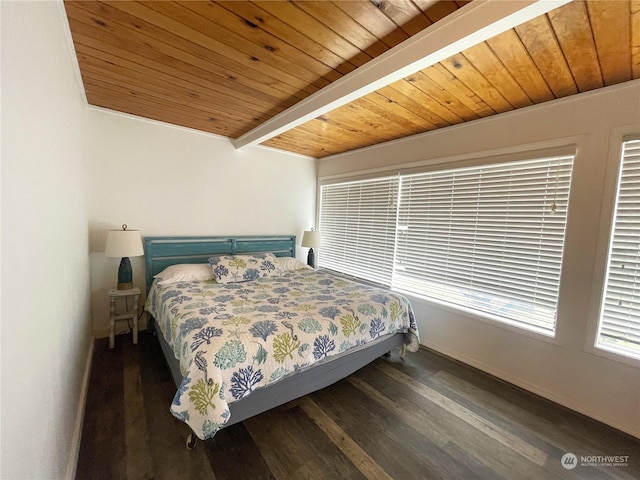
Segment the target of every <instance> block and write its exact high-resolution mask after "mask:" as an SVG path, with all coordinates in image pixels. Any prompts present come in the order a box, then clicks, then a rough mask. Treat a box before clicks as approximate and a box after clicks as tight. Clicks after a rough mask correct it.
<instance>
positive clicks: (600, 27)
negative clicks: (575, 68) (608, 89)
mask: <svg viewBox="0 0 640 480" xmlns="http://www.w3.org/2000/svg"><path fill="white" fill-rule="evenodd" d="M586 5H587V10H588V12H589V20H590V22H591V29H592V30H593V37H594V40H595V44H596V48H597V52H598V60H599V62H600V68H601V70H602V77H603V79H604V84H605V85H614V84H616V83H620V82H625V81H627V80H629V79H631V78H632V73H631V22H630V21H629V19H630V18H631V16H630V14H631V10H630V8H631V4H630V3H628V2H587V4H586Z"/></svg>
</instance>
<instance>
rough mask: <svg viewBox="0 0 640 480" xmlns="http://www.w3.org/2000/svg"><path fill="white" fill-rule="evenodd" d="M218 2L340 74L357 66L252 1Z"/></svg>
mask: <svg viewBox="0 0 640 480" xmlns="http://www.w3.org/2000/svg"><path fill="white" fill-rule="evenodd" d="M349 3H351V2H349ZM218 4H219V5H221V6H223V7H224V8H226V9H227V10H229V11H230V12H233V13H235V14H236V15H238V16H239V17H241V18H242V19H243V20H244V21H246V22H249V23H251V24H253V25H256V26H257V27H258V28H260V29H262V30H264V31H265V32H268V33H269V34H271V35H273V36H274V37H275V38H279V39H281V40H282V41H283V42H287V43H289V44H290V45H293V46H295V48H298V49H299V50H301V51H302V52H304V53H306V54H307V55H309V56H311V57H312V58H315V59H316V60H317V61H319V62H321V63H323V64H325V65H327V66H328V67H329V68H331V69H334V70H336V71H337V72H339V73H340V74H342V75H344V74H346V73H349V72H351V71H353V70H355V69H356V68H357V67H356V65H354V64H352V63H351V62H348V61H345V60H344V59H343V58H341V57H340V56H338V55H336V54H335V53H333V52H332V51H330V50H329V49H327V48H326V47H325V46H324V45H322V44H320V43H318V42H315V41H314V40H312V39H311V38H309V37H307V36H306V35H304V34H303V33H301V32H299V31H298V30H296V29H295V28H293V27H292V26H290V25H288V24H286V23H285V22H283V21H281V20H280V19H279V18H277V17H275V16H273V15H271V14H270V13H269V12H267V11H265V10H263V9H261V8H260V7H258V6H257V5H256V4H255V3H253V2H244V1H231V2H227V1H221V2H218Z"/></svg>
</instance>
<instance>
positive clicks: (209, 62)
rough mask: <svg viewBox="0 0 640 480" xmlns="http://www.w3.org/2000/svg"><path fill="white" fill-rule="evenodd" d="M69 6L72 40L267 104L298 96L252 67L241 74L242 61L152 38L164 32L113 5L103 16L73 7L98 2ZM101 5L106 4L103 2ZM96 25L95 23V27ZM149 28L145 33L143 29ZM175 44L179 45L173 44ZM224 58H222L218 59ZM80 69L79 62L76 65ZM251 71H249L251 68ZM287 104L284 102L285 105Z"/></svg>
mask: <svg viewBox="0 0 640 480" xmlns="http://www.w3.org/2000/svg"><path fill="white" fill-rule="evenodd" d="M71 5H73V8H68V14H67V16H68V18H69V23H70V26H71V27H72V31H73V39H74V43H76V44H81V45H90V46H92V47H94V48H96V49H104V50H106V51H112V50H113V52H114V54H115V55H117V56H121V57H122V58H125V59H126V58H129V57H130V56H131V57H132V58H131V61H133V62H144V63H145V64H146V65H148V66H149V67H150V68H153V69H155V70H158V71H168V72H171V74H172V75H177V76H180V75H181V74H182V72H186V73H189V74H191V75H194V76H197V77H199V78H201V79H202V80H204V81H207V82H209V83H210V84H211V85H212V87H213V86H216V85H226V86H227V87H228V88H230V89H232V90H235V91H239V92H241V93H242V92H244V93H246V94H247V95H249V96H250V97H254V98H258V99H260V98H262V99H264V100H265V101H267V102H269V103H270V104H271V105H276V104H279V103H281V104H282V105H283V106H285V107H286V106H288V105H292V104H293V103H295V101H297V100H299V99H292V98H291V95H290V94H289V93H288V92H287V93H285V92H283V91H282V90H280V89H277V88H272V87H271V84H275V83H276V80H275V79H273V78H270V77H268V76H265V75H263V74H261V73H260V72H258V71H255V72H254V73H255V74H254V75H252V76H250V77H244V76H243V75H244V72H246V69H244V67H243V65H241V64H239V63H235V64H231V63H227V64H226V65H225V66H224V68H223V67H221V66H220V65H219V64H218V63H216V61H217V60H219V57H218V56H217V54H216V53H215V52H209V51H207V50H206V49H201V48H198V47H197V46H196V45H193V44H191V43H190V42H185V41H184V40H183V39H181V38H177V37H176V38H172V39H171V42H172V44H167V43H164V42H160V41H157V40H155V39H154V38H155V36H158V35H163V34H164V32H163V31H162V30H161V29H158V28H157V27H155V26H153V25H151V24H148V23H147V22H144V21H141V20H138V19H135V18H134V17H131V16H129V15H126V14H121V13H119V11H118V10H116V9H109V10H108V13H109V17H108V18H109V19H108V20H103V18H101V17H97V16H94V15H93V14H92V13H91V12H88V11H85V10H82V9H80V8H77V6H78V5H82V6H97V5H99V4H98V2H86V3H85V2H82V3H80V2H72V3H71ZM102 8H105V9H106V8H109V7H107V6H103V7H102ZM112 18H114V19H119V20H121V21H124V22H133V23H131V27H132V28H126V29H123V28H120V25H121V24H119V23H118V22H116V21H115V20H112ZM96 25H99V26H98V27H96ZM147 31H148V32H149V35H147V34H146V32H147ZM177 47H182V49H181V48H177ZM220 60H221V61H222V62H224V61H225V60H224V59H220ZM80 68H81V70H82V65H80ZM252 73H253V72H252ZM287 104H288V105H287Z"/></svg>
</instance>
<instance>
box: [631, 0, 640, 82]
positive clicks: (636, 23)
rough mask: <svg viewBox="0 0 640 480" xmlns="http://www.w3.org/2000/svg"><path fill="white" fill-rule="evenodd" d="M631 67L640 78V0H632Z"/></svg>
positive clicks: (635, 75)
mask: <svg viewBox="0 0 640 480" xmlns="http://www.w3.org/2000/svg"><path fill="white" fill-rule="evenodd" d="M631 69H632V72H633V78H640V0H631Z"/></svg>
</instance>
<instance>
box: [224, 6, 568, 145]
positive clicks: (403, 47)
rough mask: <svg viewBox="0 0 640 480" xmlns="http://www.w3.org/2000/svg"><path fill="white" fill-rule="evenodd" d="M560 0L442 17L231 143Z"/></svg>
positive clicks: (298, 118) (262, 136) (348, 96)
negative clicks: (434, 23) (432, 24)
mask: <svg viewBox="0 0 640 480" xmlns="http://www.w3.org/2000/svg"><path fill="white" fill-rule="evenodd" d="M564 3H566V2H565V1H562V0H559V1H558V2H555V1H553V2H552V1H544V2H530V1H521V2H476V3H470V4H467V5H465V6H464V7H463V8H461V9H459V10H456V11H455V12H454V13H452V14H451V15H449V16H447V17H445V18H444V19H443V20H441V21H440V22H439V23H438V24H437V25H434V26H433V27H434V28H431V27H430V28H427V29H425V30H423V31H422V32H420V33H418V34H416V35H414V36H413V37H411V38H410V39H409V40H406V41H405V42H403V43H402V44H400V45H397V46H396V47H394V48H393V49H391V50H389V51H387V52H385V53H384V54H382V55H380V56H379V57H377V58H375V59H374V60H372V61H371V62H369V63H367V64H366V65H364V66H362V67H361V68H359V69H358V70H355V71H353V72H351V73H350V74H348V75H345V76H344V77H343V78H341V79H340V80H337V81H336V82H334V83H332V84H331V85H330V86H328V87H326V88H324V89H323V90H321V91H319V92H316V93H315V94H313V95H311V96H310V97H308V98H307V99H305V100H304V101H301V102H299V103H297V104H296V105H294V106H293V107H291V108H289V109H287V111H285V112H283V113H281V114H279V115H277V116H276V117H274V118H272V119H271V120H269V121H267V122H265V123H264V124H262V125H260V126H259V127H257V128H255V129H254V130H252V131H250V132H248V133H247V134H244V135H242V136H241V137H240V138H238V139H236V140H234V141H233V144H234V145H235V146H236V148H242V147H246V146H249V145H256V144H258V143H262V142H264V141H265V140H266V139H268V138H270V137H272V136H275V135H277V134H279V133H281V132H283V131H285V130H287V129H291V128H294V127H295V126H297V125H300V124H302V123H304V122H306V121H308V120H311V119H312V118H315V117H317V116H319V115H322V114H323V113H326V112H329V111H331V110H333V109H335V108H338V107H339V106H341V105H344V104H346V103H348V102H350V101H352V100H354V99H355V98H359V97H361V96H363V95H366V94H367V93H371V92H373V91H375V90H377V89H378V88H381V87H382V86H384V85H388V84H389V83H392V82H394V81H397V80H400V79H402V78H404V77H406V76H408V75H410V74H412V73H415V72H416V71H418V70H420V69H423V68H426V67H427V66H429V65H432V64H433V63H435V62H438V61H440V60H441V59H443V58H447V57H449V56H450V55H451V53H457V52H459V51H460V50H463V49H464V48H468V47H471V46H473V45H476V44H477V43H479V42H481V41H483V40H485V39H487V38H490V37H492V36H494V35H496V34H498V33H501V32H502V31H504V30H506V29H509V28H512V27H513V26H514V25H519V24H520V23H522V22H524V21H526V20H527V19H528V18H529V17H532V16H537V15H540V14H541V13H543V12H544V11H548V10H549V9H552V8H554V7H557V6H559V5H562V4H564Z"/></svg>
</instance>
